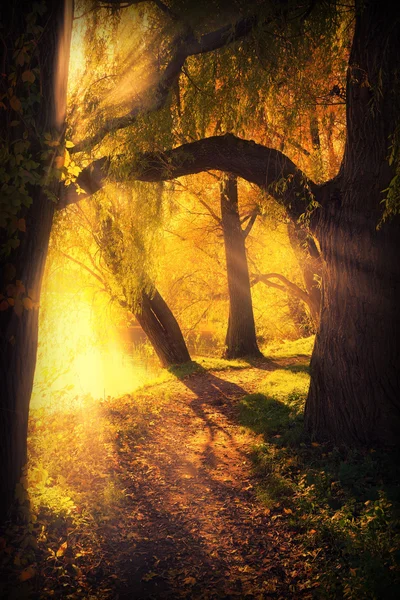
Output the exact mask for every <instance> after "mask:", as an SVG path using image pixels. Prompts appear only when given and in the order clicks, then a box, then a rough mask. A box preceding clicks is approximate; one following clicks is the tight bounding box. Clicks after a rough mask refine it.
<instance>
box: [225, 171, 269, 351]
mask: <svg viewBox="0 0 400 600" xmlns="http://www.w3.org/2000/svg"><path fill="white" fill-rule="evenodd" d="M255 216H256V215H255ZM253 222H254V221H253ZM249 224H250V225H251V224H252V221H251V220H250V222H249ZM249 224H248V225H249ZM221 225H222V232H223V235H224V245H225V256H226V270H227V275H228V290H229V320H228V331H227V334H226V357H227V358H239V357H242V356H261V352H260V350H259V349H258V345H257V338H256V329H255V324H254V315H253V305H252V300H251V291H250V277H249V269H248V266H247V256H246V247H245V233H244V231H243V230H242V225H241V223H240V217H239V208H238V192H237V181H236V177H234V176H232V175H230V176H229V175H228V176H227V177H225V178H223V180H222V185H221Z"/></svg>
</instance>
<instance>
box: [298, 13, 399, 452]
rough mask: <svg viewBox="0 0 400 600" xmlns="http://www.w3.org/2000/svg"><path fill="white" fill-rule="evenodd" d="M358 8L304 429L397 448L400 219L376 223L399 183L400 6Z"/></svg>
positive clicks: (323, 229)
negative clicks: (395, 137)
mask: <svg viewBox="0 0 400 600" xmlns="http://www.w3.org/2000/svg"><path fill="white" fill-rule="evenodd" d="M361 4H363V6H362V7H361V6H359V7H358V8H359V12H358V14H357V21H356V29H355V36H354V41H353V48H352V53H351V57H350V65H349V73H348V85H347V99H348V114H347V123H348V139H347V145H346V151H345V157H344V162H343V166H342V172H341V174H340V182H341V186H340V188H341V191H340V190H338V192H337V193H336V194H335V195H334V197H332V198H331V200H330V205H329V206H328V207H327V209H325V210H324V213H323V214H322V218H321V221H320V223H319V225H318V226H317V235H318V237H319V240H320V244H321V252H322V259H323V264H324V268H323V300H322V311H321V325H320V330H319V332H318V334H317V338H316V344H315V350H314V353H313V357H312V361H311V386H310V391H309V395H308V399H307V404H306V412H305V422H306V427H307V428H308V430H309V431H310V432H311V433H312V434H313V435H314V436H316V437H318V438H321V439H330V440H334V441H336V442H342V443H343V442H344V443H349V444H354V443H361V444H368V445H370V444H371V445H372V444H375V443H378V444H388V445H398V444H399V440H400V397H399V389H400V385H399V384H400V348H399V340H400V311H399V306H400V261H399V240H400V227H399V217H398V215H397V216H395V217H393V218H392V220H391V221H389V222H387V223H384V224H383V226H382V228H381V229H377V224H378V222H379V220H380V217H381V214H382V205H381V202H382V200H383V199H384V197H385V194H384V193H383V190H385V189H387V188H388V186H389V183H390V181H391V179H392V178H393V176H394V169H392V168H390V167H389V164H388V159H387V157H388V147H389V145H390V143H391V135H392V134H393V133H394V130H395V128H396V126H399V117H400V111H399V96H400V90H399V87H398V86H399V82H398V57H399V55H400V7H399V5H398V4H396V3H395V4H394V3H391V2H384V3H377V2H369V3H361ZM395 86H397V89H396V88H395Z"/></svg>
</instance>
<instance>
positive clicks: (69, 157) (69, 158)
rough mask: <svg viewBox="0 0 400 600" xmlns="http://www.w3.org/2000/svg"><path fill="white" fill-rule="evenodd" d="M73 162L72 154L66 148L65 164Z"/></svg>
mask: <svg viewBox="0 0 400 600" xmlns="http://www.w3.org/2000/svg"><path fill="white" fill-rule="evenodd" d="M70 162H71V155H70V153H69V152H68V150H65V154H64V166H65V167H68V165H69V163H70Z"/></svg>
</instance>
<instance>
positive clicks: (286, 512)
mask: <svg viewBox="0 0 400 600" xmlns="http://www.w3.org/2000/svg"><path fill="white" fill-rule="evenodd" d="M283 512H284V513H285V515H292V514H293V511H292V509H291V508H284V509H283Z"/></svg>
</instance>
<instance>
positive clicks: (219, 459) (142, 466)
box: [99, 367, 311, 600]
mask: <svg viewBox="0 0 400 600" xmlns="http://www.w3.org/2000/svg"><path fill="white" fill-rule="evenodd" d="M264 368H265V367H264ZM266 368H267V369H268V368H271V367H266ZM272 368H273V367H272ZM265 376H266V372H265V370H263V368H260V369H257V370H255V369H251V370H250V369H249V370H247V369H244V370H240V371H228V372H224V373H222V374H221V373H218V374H213V373H202V374H196V375H192V376H191V377H189V378H188V379H186V380H184V381H176V382H173V383H171V384H169V394H170V398H171V400H173V401H170V402H168V403H167V404H166V405H165V406H164V407H163V408H162V410H161V411H160V414H159V416H158V417H157V418H156V419H153V420H152V421H151V422H150V423H149V424H148V425H149V432H150V433H148V435H147V436H146V439H145V441H144V442H143V443H141V444H140V445H138V446H136V447H132V448H130V450H131V451H130V452H126V449H125V451H124V453H123V454H122V455H121V458H120V461H121V467H122V468H121V472H122V473H123V476H122V477H123V484H124V486H125V490H124V493H125V495H126V498H127V502H126V505H125V507H124V512H125V523H124V530H123V531H122V532H121V530H118V532H116V531H115V527H113V526H110V525H109V524H106V523H105V524H104V526H103V535H104V540H105V547H106V548H107V550H106V553H107V555H108V557H107V562H109V561H112V562H114V567H115V573H116V574H117V576H116V578H115V579H116V581H115V588H114V591H113V593H112V597H113V598H118V599H119V600H128V599H150V598H155V599H157V598H161V599H162V598H196V599H212V598H258V599H264V598H292V597H293V598H294V597H296V598H298V597H300V596H299V592H298V591H297V594H296V595H293V594H292V593H291V591H290V585H291V583H293V581H294V578H296V581H297V582H298V581H299V578H300V579H301V580H303V579H306V577H307V573H301V568H302V567H301V565H302V561H301V559H300V557H299V558H298V559H297V558H296V550H295V543H294V540H293V536H294V533H293V532H291V531H290V528H289V526H288V524H287V519H286V518H285V517H286V515H283V514H272V513H271V512H270V511H269V510H268V509H266V508H265V506H263V505H262V504H261V503H260V502H259V501H258V499H257V497H256V495H255V489H254V485H255V482H254V481H253V480H252V475H251V463H250V460H249V453H250V451H251V447H252V444H254V442H255V441H256V436H254V435H251V434H249V433H248V432H246V431H245V430H244V429H243V428H242V427H241V426H240V425H239V424H238V419H237V411H238V408H237V401H238V399H239V398H240V397H242V396H243V395H245V394H248V393H251V392H254V391H256V390H257V387H258V384H259V382H260V381H261V380H262V379H263V378H265ZM119 477H120V478H121V474H119ZM99 576H100V577H101V571H100V573H99ZM113 587H114V586H113ZM297 590H298V587H297ZM110 591H111V590H110ZM301 597H311V596H310V595H307V593H306V592H305V593H304V595H303V594H302V595H301Z"/></svg>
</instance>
